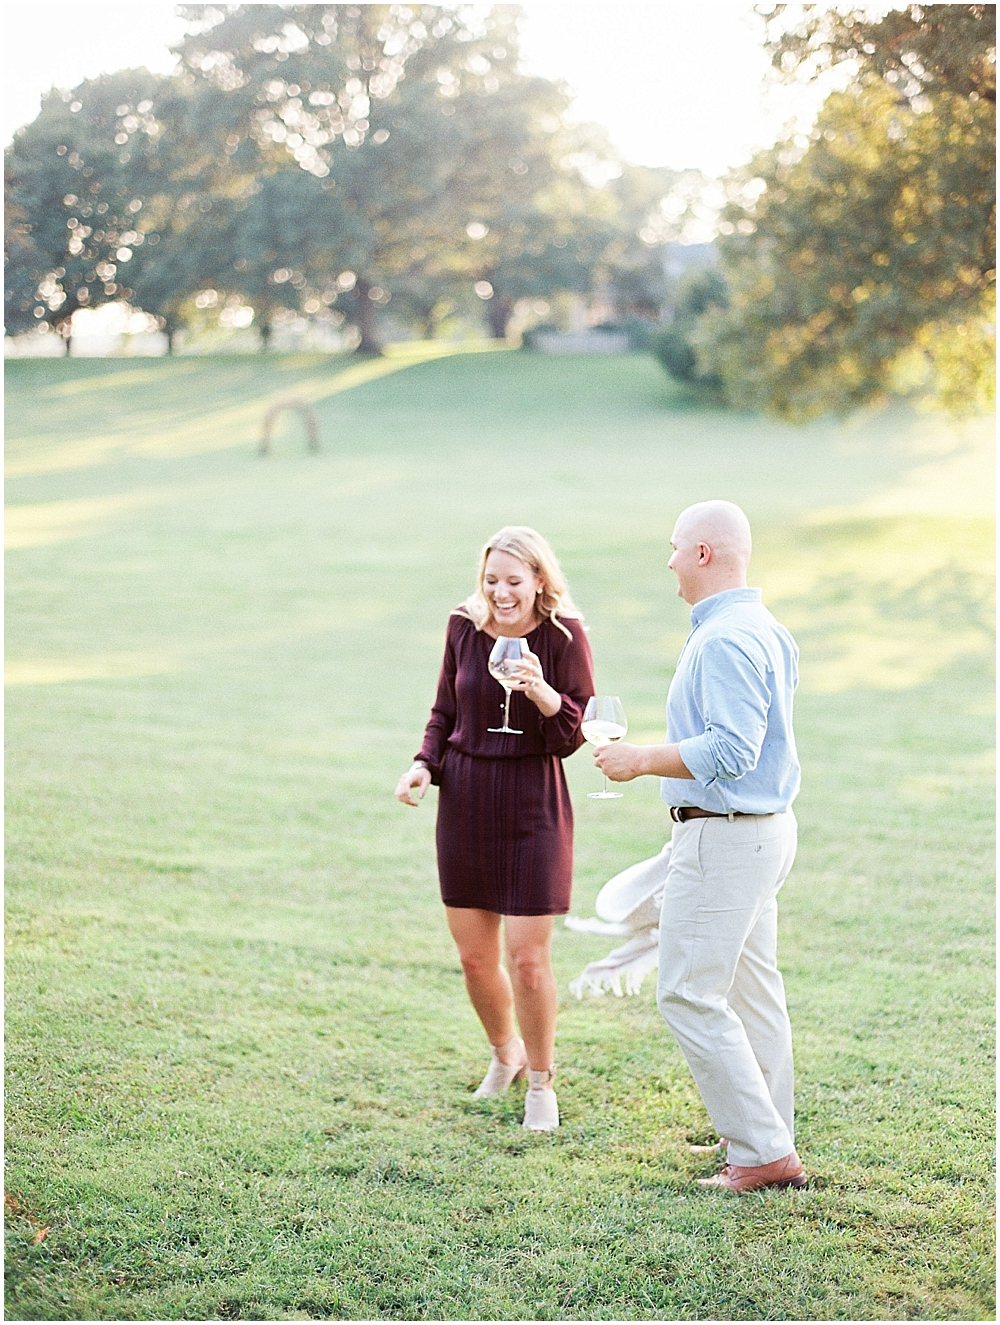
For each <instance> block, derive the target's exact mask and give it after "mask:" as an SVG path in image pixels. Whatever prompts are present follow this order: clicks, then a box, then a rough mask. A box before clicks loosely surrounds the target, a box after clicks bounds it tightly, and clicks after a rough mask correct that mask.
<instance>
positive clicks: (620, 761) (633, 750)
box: [594, 741, 645, 782]
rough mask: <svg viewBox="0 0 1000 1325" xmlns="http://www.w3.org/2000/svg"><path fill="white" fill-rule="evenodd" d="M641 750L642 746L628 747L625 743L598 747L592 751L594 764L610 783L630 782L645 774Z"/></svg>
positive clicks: (616, 742)
mask: <svg viewBox="0 0 1000 1325" xmlns="http://www.w3.org/2000/svg"><path fill="white" fill-rule="evenodd" d="M642 750H643V747H642V746H640V745H629V744H627V742H625V741H615V742H613V743H612V744H610V745H599V746H598V747H597V749H596V750H595V751H594V763H595V764H596V765H597V767H598V768H599V769H600V770H601V772H602V773H603V774H604V775H605V777H608V778H610V779H611V781H612V782H631V781H632V779H633V778H637V777H641V776H642V774H643V773H644V772H645V769H644V768H643V767H642Z"/></svg>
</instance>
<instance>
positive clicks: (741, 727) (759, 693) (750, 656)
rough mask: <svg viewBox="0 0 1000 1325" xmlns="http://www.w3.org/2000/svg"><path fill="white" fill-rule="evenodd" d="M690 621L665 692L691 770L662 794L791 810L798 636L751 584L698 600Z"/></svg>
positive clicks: (705, 804) (747, 809) (670, 798)
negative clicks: (690, 628)
mask: <svg viewBox="0 0 1000 1325" xmlns="http://www.w3.org/2000/svg"><path fill="white" fill-rule="evenodd" d="M691 626H692V630H691V634H690V635H689V636H688V638H687V641H686V643H685V645H684V648H683V649H682V650H681V656H680V658H679V659H678V660H677V670H676V671H675V673H674V677H673V680H672V681H671V683H670V692H669V694H668V696H667V741H668V743H670V744H676V745H677V747H678V750H679V753H680V757H681V759H682V760H683V761H684V764H685V767H686V768H687V769H688V771H689V772H690V773H691V778H661V780H660V795H661V796H662V798H663V799H664V801H666V803H667V804H668V805H692V806H698V807H700V808H701V809H703V810H710V811H711V812H712V813H714V814H730V813H737V814H777V813H780V812H782V811H784V810H787V809H788V807H789V805H791V803H792V801H793V800H794V799H795V797H796V795H797V793H798V790H799V782H800V771H799V761H798V755H797V753H796V750H795V736H794V733H793V731H792V707H793V696H794V693H795V686H796V683H797V681H798V656H799V651H798V646H797V645H796V643H795V640H794V639H793V638H792V636H791V635H790V634H789V632H788V631H787V630H786V629H785V627H784V626H783V625H781V623H780V622H778V621H776V620H775V619H774V617H773V616H772V615H771V613H770V612H769V611H768V610H767V608H766V607H764V605H763V603H762V602H761V601H760V590H759V589H752V588H740V589H728V590H724V591H723V592H722V593H718V594H715V595H713V596H712V597H711V598H707V599H703V600H702V601H701V602H700V603H696V604H695V606H694V607H693V608H692V609H691Z"/></svg>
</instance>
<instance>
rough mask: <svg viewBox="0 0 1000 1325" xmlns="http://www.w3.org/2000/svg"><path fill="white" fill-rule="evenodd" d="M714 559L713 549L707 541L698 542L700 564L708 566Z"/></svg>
mask: <svg viewBox="0 0 1000 1325" xmlns="http://www.w3.org/2000/svg"><path fill="white" fill-rule="evenodd" d="M711 560H712V549H711V548H710V547H709V545H708V544H707V543H699V544H698V565H699V566H707V565H708V563H709V562H710V561H711Z"/></svg>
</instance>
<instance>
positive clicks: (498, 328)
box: [486, 293, 514, 340]
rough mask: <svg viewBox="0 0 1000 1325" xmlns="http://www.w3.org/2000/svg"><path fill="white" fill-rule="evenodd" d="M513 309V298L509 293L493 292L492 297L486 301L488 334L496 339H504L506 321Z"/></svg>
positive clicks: (505, 336)
mask: <svg viewBox="0 0 1000 1325" xmlns="http://www.w3.org/2000/svg"><path fill="white" fill-rule="evenodd" d="M513 311H514V300H513V299H512V298H511V297H510V295H509V294H496V293H494V295H493V298H492V299H487V301H486V318H487V321H488V322H489V324H490V335H491V336H494V337H496V339H497V340H506V338H507V323H508V322H509V321H510V315H511V313H512V312H513Z"/></svg>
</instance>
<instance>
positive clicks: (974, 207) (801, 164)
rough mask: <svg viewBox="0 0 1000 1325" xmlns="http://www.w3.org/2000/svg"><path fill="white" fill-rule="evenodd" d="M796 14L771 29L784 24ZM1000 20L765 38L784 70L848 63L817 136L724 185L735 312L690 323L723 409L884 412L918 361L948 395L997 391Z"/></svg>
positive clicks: (909, 22)
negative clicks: (999, 32) (717, 383)
mask: <svg viewBox="0 0 1000 1325" xmlns="http://www.w3.org/2000/svg"><path fill="white" fill-rule="evenodd" d="M785 9H786V6H777V7H776V8H775V9H774V10H773V11H772V14H771V21H772V23H773V24H776V25H778V26H779V27H780V21H781V19H782V17H783V14H784V11H785ZM994 34H995V26H994V7H993V6H991V5H927V6H916V5H912V6H907V7H906V8H905V10H902V11H890V13H889V14H887V15H886V16H885V17H884V18H882V19H871V18H870V17H866V15H865V13H864V12H863V11H860V10H852V11H850V12H849V13H844V12H834V11H828V12H827V11H824V12H822V13H817V12H815V11H812V10H811V9H810V11H809V12H807V16H806V18H805V20H804V21H803V23H802V24H801V26H798V27H795V28H792V29H790V30H788V31H783V32H782V31H779V32H778V33H777V35H774V36H773V37H772V41H771V49H772V54H773V57H774V60H775V62H776V64H777V65H778V66H779V67H780V68H781V69H783V70H784V71H785V72H786V74H788V75H789V76H792V75H794V74H795V72H796V71H800V70H805V71H806V72H810V73H813V74H815V73H818V72H820V71H822V70H823V69H824V68H827V67H829V66H830V65H831V64H834V63H839V62H840V61H846V60H850V61H852V62H853V67H854V70H855V74H854V79H853V82H852V84H851V85H850V86H849V87H848V89H847V90H846V91H842V92H837V93H834V94H833V95H831V96H830V97H829V98H828V99H827V101H826V103H825V104H824V106H823V108H822V110H821V112H820V115H819V117H818V119H817V123H816V126H815V128H814V130H813V131H812V133H811V134H810V135H808V137H799V138H794V139H791V140H789V141H786V142H782V143H779V144H777V145H776V146H775V148H774V149H772V150H770V151H768V152H764V153H761V154H760V155H759V156H758V157H757V158H756V159H755V160H754V161H753V162H752V163H751V164H750V166H749V167H747V168H745V169H744V170H743V171H740V172H736V173H735V174H734V175H733V176H732V177H731V178H730V180H729V189H730V197H731V202H730V204H729V206H728V207H727V209H726V210H725V212H724V214H723V220H722V224H721V227H720V228H721V230H722V232H723V233H722V238H721V239H720V250H721V255H722V261H723V267H724V271H725V273H726V276H727V281H728V285H729V291H730V303H729V307H728V309H726V310H722V309H721V308H716V309H713V310H711V311H710V312H708V313H707V314H706V315H705V316H704V317H703V318H702V319H701V321H700V322H699V323H698V325H697V327H696V328H695V331H694V333H693V335H692V343H694V344H695V345H696V347H697V349H698V356H699V371H701V372H706V373H713V372H715V373H718V374H719V375H720V376H721V378H722V379H723V381H724V382H725V385H726V391H727V394H728V396H729V398H730V399H731V400H733V401H734V402H738V403H741V404H749V405H754V406H760V405H762V406H764V407H766V408H768V409H771V410H773V411H775V412H777V413H779V414H782V415H785V416H790V417H803V416H809V415H812V414H816V413H819V412H821V411H823V410H826V409H831V408H832V409H837V410H845V409H849V408H851V407H853V406H856V405H858V404H861V403H864V402H866V401H870V400H873V399H879V398H881V397H883V396H885V395H886V394H888V393H889V392H891V391H892V390H893V389H894V387H895V386H896V385H897V383H898V382H899V380H900V372H901V364H902V363H903V362H904V361H905V360H906V359H907V358H909V360H910V365H909V366H910V367H911V368H912V360H913V356H914V355H915V354H920V355H923V356H926V358H927V360H928V361H929V362H930V364H931V365H932V368H933V371H934V373H935V377H936V382H935V390H936V392H937V395H938V398H939V399H941V400H942V401H943V402H945V403H947V404H949V405H951V406H960V405H964V406H965V407H969V408H975V407H977V406H978V405H979V404H981V403H982V402H983V401H984V399H985V397H986V394H988V393H989V391H990V390H991V383H992V352H991V349H990V346H991V326H992V321H993V311H992V310H993V307H994V304H993V297H994V296H993V290H994V281H995V255H994V244H995V210H994V179H995V166H994V154H995V125H994V112H993V99H994V95H995V92H994V87H995V84H994V82H993V73H992V71H993V68H994V63H993V62H994V59H995V46H994V41H995V35H994Z"/></svg>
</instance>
